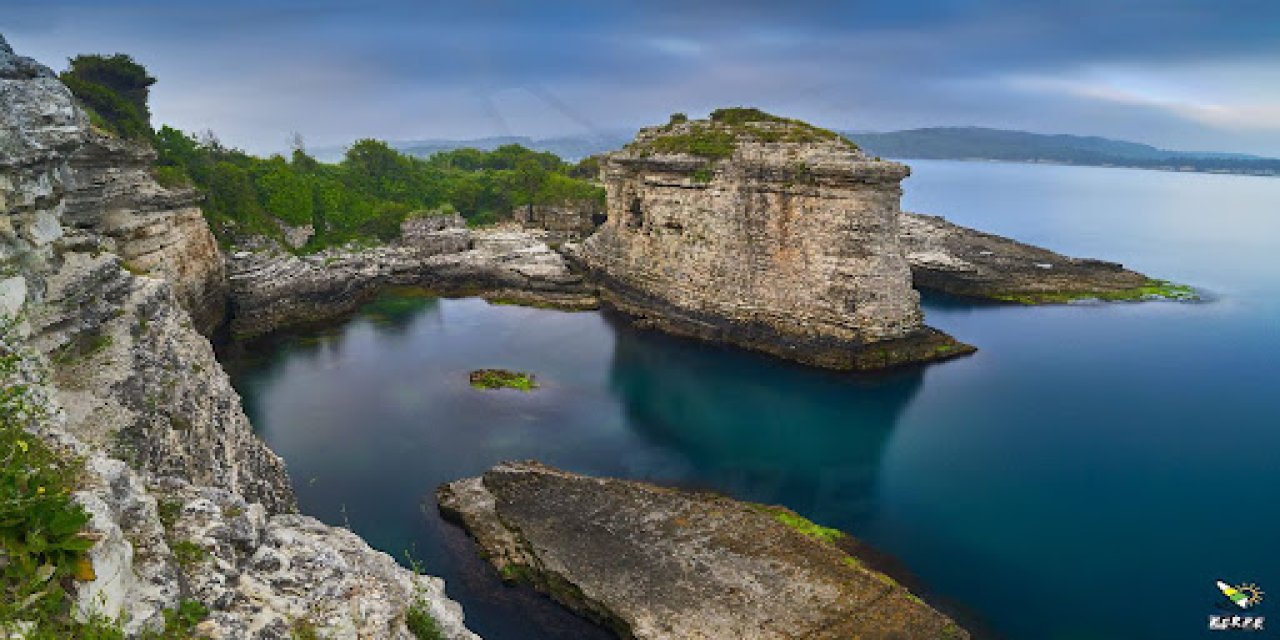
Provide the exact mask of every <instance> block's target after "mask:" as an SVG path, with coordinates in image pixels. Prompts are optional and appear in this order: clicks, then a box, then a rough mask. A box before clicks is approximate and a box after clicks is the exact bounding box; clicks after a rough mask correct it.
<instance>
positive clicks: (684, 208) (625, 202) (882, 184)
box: [576, 109, 973, 369]
mask: <svg viewBox="0 0 1280 640" xmlns="http://www.w3.org/2000/svg"><path fill="white" fill-rule="evenodd" d="M601 166H602V169H601V177H602V180H603V182H604V184H605V188H606V190H607V191H608V219H607V221H606V222H605V223H604V225H603V226H602V227H601V228H600V230H599V231H597V232H596V233H595V234H594V235H592V236H591V237H590V238H588V239H587V240H586V241H585V242H584V243H583V244H582V246H581V248H580V249H578V250H576V255H577V257H578V258H579V259H580V260H581V261H582V263H583V264H584V265H585V266H586V268H587V269H588V270H589V272H590V275H591V277H592V278H593V279H594V280H596V281H597V282H598V283H599V285H600V287H601V297H602V299H603V300H604V301H605V302H606V303H607V304H609V305H610V306H612V307H615V308H617V309H620V310H621V311H623V312H625V313H627V314H628V315H630V316H632V317H633V318H636V319H637V321H638V323H639V324H641V325H642V326H648V327H654V328H657V329H661V330H663V331H667V332H669V333H673V334H678V335H687V336H693V337H697V338H701V339H705V340H712V341H718V342H728V343H732V344H735V345H738V346H742V347H746V348H749V349H755V350H758V351H764V352H767V353H770V354H773V355H775V356H779V357H783V358H787V359H790V360H796V361H800V362H804V363H807V364H813V365H817V366H821V367H828V368H834V369H877V368H883V367H888V366H893V365H898V364H905V363H911V362H921V361H928V360H937V359H942V358H947V357H953V356H956V355H960V354H963V353H969V352H971V351H973V348H972V347H970V346H968V345H964V344H961V343H959V342H956V341H955V340H953V339H952V338H951V337H949V336H947V335H945V334H943V333H941V332H938V331H936V330H933V329H930V328H928V327H926V326H924V324H923V315H922V313H921V310H920V299H919V294H918V293H916V291H915V290H914V289H913V288H912V286H911V271H910V268H909V266H908V264H907V260H906V258H905V256H904V255H903V252H902V250H901V246H900V244H899V238H898V218H899V199H900V197H901V194H902V190H901V188H900V186H899V183H900V182H901V180H902V179H903V178H904V177H906V176H907V175H908V174H909V172H910V171H909V169H908V168H907V167H906V166H905V165H901V164H898V163H895V162H883V161H880V160H878V159H873V158H870V157H868V156H866V155H865V154H863V153H862V152H861V151H859V150H858V148H857V146H856V145H854V144H853V143H852V142H849V141H848V140H845V139H844V138H841V137H840V136H838V135H837V134H835V133H833V132H830V131H826V130H823V129H818V128H816V127H812V126H809V125H806V124H803V123H800V122H797V121H793V120H786V119H782V118H778V117H775V116H770V115H768V114H763V113H760V112H758V111H755V110H746V109H729V110H721V111H717V112H715V113H713V114H712V117H711V119H710V120H704V121H690V122H673V123H671V124H669V125H666V126H663V127H650V128H647V129H643V130H642V131H641V132H640V134H639V135H638V136H637V137H636V140H635V141H634V142H632V143H631V144H630V145H628V146H627V147H626V148H624V149H623V150H621V151H617V152H614V153H611V154H608V155H606V156H605V157H604V159H603V161H602V165H601Z"/></svg>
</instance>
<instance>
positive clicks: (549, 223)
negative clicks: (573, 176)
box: [511, 200, 605, 242]
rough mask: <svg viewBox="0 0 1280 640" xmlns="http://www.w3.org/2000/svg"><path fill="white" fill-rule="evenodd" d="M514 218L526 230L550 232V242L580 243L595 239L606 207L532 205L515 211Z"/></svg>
mask: <svg viewBox="0 0 1280 640" xmlns="http://www.w3.org/2000/svg"><path fill="white" fill-rule="evenodd" d="M511 217H512V218H513V219H514V220H515V221H516V222H517V223H519V224H520V225H521V226H523V227H524V228H526V229H538V230H542V231H546V238H547V240H548V241H549V242H571V241H578V240H582V239H583V238H586V237H587V236H589V235H591V233H592V232H594V231H595V230H596V227H597V226H599V225H600V223H601V222H602V221H603V220H604V217H605V214H604V207H602V206H600V205H599V204H598V203H596V202H594V201H591V200H584V201H578V202H567V203H564V204H558V205H550V204H531V205H526V206H523V207H517V208H516V209H514V210H512V212H511Z"/></svg>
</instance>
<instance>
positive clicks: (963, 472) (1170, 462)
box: [224, 162, 1280, 640]
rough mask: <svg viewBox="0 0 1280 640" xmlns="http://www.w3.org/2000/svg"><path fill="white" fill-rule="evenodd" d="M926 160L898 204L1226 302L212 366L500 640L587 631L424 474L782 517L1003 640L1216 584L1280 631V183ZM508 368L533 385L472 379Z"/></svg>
mask: <svg viewBox="0 0 1280 640" xmlns="http://www.w3.org/2000/svg"><path fill="white" fill-rule="evenodd" d="M912 164H913V166H914V168H915V175H914V176H913V177H912V178H910V179H909V181H908V182H907V184H906V191H907V196H906V198H905V201H904V206H905V207H906V208H908V209H911V210H915V211H922V212H928V213H936V214H941V215H945V216H947V217H949V218H950V219H952V220H954V221H956V222H958V223H961V224H967V225H971V226H977V227H980V228H983V229H985V230H989V231H993V232H996V233H1002V234H1006V235H1010V236H1013V237H1016V238H1019V239H1022V240H1026V241H1029V242H1033V243H1040V244H1045V245H1048V246H1050V247H1053V248H1055V249H1059V250H1062V251H1064V252H1068V253H1074V254H1079V255H1090V256H1097V257H1103V258H1108V259H1114V260H1119V261H1122V262H1124V263H1126V264H1127V265H1129V266H1131V267H1134V268H1137V269H1139V270H1142V271H1144V272H1147V273H1149V274H1152V275H1155V276H1158V277H1163V278H1169V279H1172V280H1176V281H1180V282H1186V283H1190V284H1193V285H1195V286H1197V287H1201V288H1203V289H1204V290H1205V291H1206V292H1207V293H1208V294H1209V296H1208V297H1209V298H1210V301H1209V302H1206V303H1202V304H1179V303H1145V304H1115V305H1105V306H1062V307H1042V308H1021V307H1004V306H991V305H974V304H967V303H960V302H956V301H950V300H943V299H930V300H927V301H926V313H927V317H928V322H929V323H930V324H932V325H934V326H937V327H939V328H941V329H943V330H946V331H948V332H950V333H952V334H953V335H955V336H956V337H958V338H960V339H961V340H964V341H967V342H970V343H972V344H975V345H977V346H979V347H980V348H981V351H979V352H978V353H977V354H976V355H974V356H972V357H969V358H965V359H962V360H957V361H953V362H949V363H944V364H941V365H935V366H931V367H927V368H923V369H916V370H910V371H901V372H896V373H893V374H889V375H883V376H875V377H865V376H864V377H859V376H850V375H839V374H832V373H826V372H821V371H815V370H809V369H805V368H802V367H798V366H793V365H789V364H785V363H781V362H778V361H775V360H771V359H769V358H765V357H760V356H756V355H753V354H748V353H743V352H739V351H735V350H732V349H724V348H717V347H711V346H704V345H699V344H695V343H691V342H687V341H683V340H679V339H674V338H669V337H665V336H661V335H656V334H651V333H638V332H635V331H633V330H630V329H628V328H626V327H623V326H621V325H620V324H619V323H616V322H613V321H611V320H610V318H608V317H606V316H604V315H601V314H599V313H577V314H566V313H559V312H554V311H545V310H537V309H525V308H519V307H500V306H489V305H488V304H486V303H485V302H483V301H481V300H478V299H462V300H434V299H403V298H402V299H391V300H385V301H383V302H381V303H379V304H375V305H373V306H371V307H370V308H369V309H366V310H365V312H364V313H362V314H361V315H359V316H358V317H356V318H354V319H352V320H351V321H349V322H346V323H344V324H342V325H341V326H336V327H333V328H330V329H328V330H326V331H322V332H313V333H309V334H306V335H295V336H289V337H280V338H278V339H275V340H273V341H271V342H268V343H259V344H256V345H251V346H250V347H248V348H240V349H231V350H229V351H228V352H227V353H226V354H224V360H225V362H226V364H227V366H228V369H229V371H230V372H231V373H232V375H233V379H234V381H235V383H236V385H237V387H238V388H239V389H240V391H241V392H242V393H243V394H244V396H245V400H246V404H247V407H248V409H249V413H250V415H251V417H252V419H253V421H254V424H255V425H257V427H258V429H259V430H260V432H261V434H262V436H263V437H264V438H265V439H266V440H267V441H268V442H269V443H270V444H271V446H272V447H273V448H274V449H275V450H276V451H277V452H279V453H280V454H281V455H282V456H283V457H284V458H285V460H286V461H288V463H289V469H290V472H291V474H292V476H293V478H294V481H295V484H296V485H297V488H298V495H299V499H300V501H301V505H302V508H303V510H304V511H306V512H308V513H311V514H314V515H316V516H317V517H319V518H321V519H323V520H325V521H327V522H330V523H335V524H348V525H349V526H351V527H352V528H353V529H355V530H356V531H358V532H359V533H361V534H363V535H365V536H366V537H367V538H368V539H369V540H370V541H371V542H372V543H373V544H374V545H375V546H378V547H379V548H382V549H384V550H386V551H388V552H390V553H393V554H395V555H397V556H399V557H403V552H404V551H405V550H410V549H411V550H412V552H413V554H414V555H415V557H417V558H419V559H421V560H422V561H423V562H424V563H425V564H426V566H427V568H428V569H429V570H430V571H431V572H432V573H436V574H439V575H442V576H443V577H445V578H446V579H447V580H448V581H449V591H450V594H451V595H452V596H453V597H455V598H456V599H458V600H459V601H461V602H462V603H463V605H464V607H465V608H466V612H467V616H468V620H469V621H470V623H471V626H472V627H473V628H474V629H475V630H476V631H478V632H479V633H481V634H482V635H484V636H485V637H486V638H490V639H492V640H500V639H517V638H519V639H528V638H581V637H598V636H592V635H591V629H590V628H589V627H587V626H586V625H584V624H582V623H581V622H579V621H577V620H576V619H575V618H573V617H572V616H569V615H567V614H565V613H564V612H563V611H561V610H560V609H558V608H557V607H555V606H553V605H549V604H548V603H547V602H546V601H545V600H544V599H542V598H541V597H538V596H536V595H531V594H529V593H527V592H525V591H524V590H521V589H508V588H504V587H501V586H500V585H499V584H498V581H497V578H496V576H495V575H494V574H493V572H492V571H490V570H488V569H487V567H486V565H484V564H483V563H482V562H480V561H479V560H478V559H477V558H476V557H475V552H474V548H473V547H472V546H471V545H470V543H469V542H468V541H467V540H466V538H465V536H463V535H462V534H461V533H460V532H459V531H458V530H457V529H456V528H455V527H453V526H451V525H448V524H445V523H442V522H441V521H440V520H439V518H438V516H437V515H436V514H435V511H434V506H433V504H432V503H431V501H430V494H431V492H432V490H433V489H434V488H435V486H436V485H437V484H439V483H441V482H444V481H447V480H451V479H454V478H458V477H462V476H468V475H474V474H477V473H480V472H481V471H483V470H484V469H485V468H487V467H488V466H490V465H492V464H493V463H495V462H497V461H499V460H504V459H522V458H537V459H539V460H543V461H545V462H548V463H550V464H553V465H558V466H562V467H565V468H567V469H571V470H574V471H580V472H584V473H590V474H601V475H611V476H624V477H630V478H640V479H649V480H656V481H662V482H669V483H675V484H680V485H683V486H691V487H701V488H710V489H716V490H720V491H724V492H727V493H729V494H731V495H734V496H736V497H740V498H743V499H748V500H755V501H761V502H770V503H781V504H785V505H788V506H790V507H792V508H794V509H796V510H797V511H800V512H801V513H803V514H805V515H807V516H809V517H810V518H812V519H814V520H816V521H818V522H821V523H823V524H827V525H831V526H836V527H839V528H842V529H845V530H847V531H849V532H851V533H853V534H854V535H856V536H858V537H860V538H862V539H864V540H866V541H867V542H869V543H871V544H872V545H874V546H875V547H877V548H878V549H879V550H881V551H883V552H885V553H887V554H890V555H892V556H893V557H894V558H895V559H896V560H897V562H898V563H899V564H900V568H902V569H904V570H906V571H908V572H910V573H911V574H912V575H914V577H915V578H916V579H918V580H919V581H920V583H922V584H924V585H927V587H928V595H929V597H930V598H932V599H934V600H935V601H938V602H943V603H945V605H946V606H947V607H949V608H951V609H952V610H954V611H957V612H958V614H959V615H962V616H964V617H965V620H966V622H967V623H968V624H969V625H971V626H973V627H974V628H979V629H983V630H986V631H987V632H988V633H990V634H992V635H997V636H999V637H1005V638H1012V639H1028V640H1039V639H1049V640H1058V639H1063V640H1065V639H1082V638H1198V637H1215V636H1217V637H1222V635H1223V634H1221V633H1216V634H1215V633H1209V632H1207V631H1206V630H1205V628H1206V620H1207V616H1208V615H1210V614H1219V613H1223V612H1224V610H1222V609H1219V606H1220V601H1221V597H1220V596H1219V595H1218V593H1217V590H1216V588H1215V587H1214V581H1215V580H1218V579H1222V580H1226V581H1228V582H1232V583H1241V582H1256V583H1258V584H1259V585H1260V586H1261V587H1262V588H1263V589H1264V590H1265V589H1269V590H1270V591H1271V592H1272V593H1274V594H1275V595H1274V596H1268V598H1269V600H1268V601H1264V603H1263V604H1262V605H1261V606H1260V607H1258V608H1257V609H1255V610H1254V611H1253V612H1252V613H1255V614H1257V615H1268V616H1269V617H1270V618H1272V619H1271V620H1268V627H1272V628H1274V629H1280V605H1277V603H1280V506H1278V505H1280V503H1278V502H1277V500H1276V499H1275V498H1274V496H1273V495H1272V493H1273V491H1274V490H1275V489H1276V488H1277V487H1280V390H1278V389H1277V383H1280V331H1278V330H1277V329H1278V328H1280V324H1278V321H1280V260H1277V256H1280V215H1278V213H1280V212H1278V210H1277V208H1276V203H1277V202H1280V180H1277V179H1268V178H1252V177H1241V176H1217V175H1203V174H1175V173H1160V172H1148V171H1137V170H1122V169H1093V168H1079V167H1054V166H1034V165H1014V164H996V163H959V162H914V163H912ZM494 366H496V367H508V368H514V369H521V370H527V371H531V372H534V373H535V374H536V375H537V376H538V379H539V381H540V382H541V383H542V384H543V388H541V389H539V390H538V391H536V392H534V393H529V394H523V393H520V392H518V391H499V392H482V391H476V390H473V389H471V388H470V387H469V386H468V384H467V372H468V371H470V370H471V369H476V368H481V367H494ZM424 497H425V498H427V501H426V503H425V505H426V508H425V509H424V507H423V505H424V503H423V498H424ZM1272 633H1273V634H1274V633H1275V631H1272ZM1230 635H1231V634H1227V636H1228V637H1229V636H1230Z"/></svg>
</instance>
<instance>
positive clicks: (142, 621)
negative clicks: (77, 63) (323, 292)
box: [0, 39, 474, 639]
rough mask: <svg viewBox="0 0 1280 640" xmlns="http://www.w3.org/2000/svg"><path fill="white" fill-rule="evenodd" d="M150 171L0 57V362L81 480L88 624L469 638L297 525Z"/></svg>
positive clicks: (408, 581) (419, 593) (359, 558)
mask: <svg viewBox="0 0 1280 640" xmlns="http://www.w3.org/2000/svg"><path fill="white" fill-rule="evenodd" d="M146 157H147V152H146V150H145V149H142V148H139V147H138V146H137V145H134V144H132V143H126V142H121V141H118V140H110V139H106V138H103V137H101V136H100V135H98V134H96V133H91V132H90V131H89V127H88V124H87V120H86V118H85V116H84V114H83V113H82V112H81V111H80V110H79V109H78V108H77V107H76V106H75V104H74V102H73V100H72V97H71V94H70V92H69V91H68V90H67V89H66V87H64V86H63V85H62V84H61V83H60V82H58V80H57V78H56V77H54V75H53V74H52V73H51V72H50V71H49V70H48V69H47V68H44V67H42V66H40V65H39V64H37V63H35V62H34V61H31V60H30V59H26V58H20V57H17V56H15V55H13V52H12V50H11V49H10V48H9V47H8V45H7V44H6V43H5V42H4V40H3V39H0V316H3V318H0V352H3V353H6V354H15V353H17V354H22V355H21V362H22V366H21V367H19V368H18V369H17V372H16V373H13V374H11V375H9V376H8V377H6V378H5V379H4V380H2V381H0V382H2V383H3V386H4V388H6V389H11V388H18V387H19V385H21V386H23V387H25V388H27V389H28V392H29V393H30V394H31V398H32V401H33V402H35V403H36V404H35V405H34V406H36V407H38V411H36V412H35V413H33V414H31V415H39V416H43V417H42V418H41V419H40V420H39V421H38V422H37V423H36V424H34V425H33V426H32V428H33V430H34V431H33V433H34V435H35V436H37V437H39V438H41V439H42V440H43V441H45V442H47V443H49V444H50V445H51V446H53V447H55V448H57V449H59V450H62V451H65V452H66V453H67V454H68V455H73V456H75V457H77V458H81V459H84V460H85V468H84V472H83V474H81V477H80V478H79V485H80V489H79V490H78V491H77V492H76V493H75V499H76V501H77V502H79V503H80V504H81V505H82V506H83V507H84V508H85V510H86V511H87V512H88V513H89V514H90V515H91V517H92V520H91V523H90V529H91V533H92V534H93V535H94V537H95V539H96V540H97V543H96V544H95V546H94V547H93V548H92V549H91V550H90V552H89V555H90V558H91V560H92V563H93V566H94V568H95V572H96V577H95V578H94V579H93V580H91V581H87V582H83V583H78V585H77V602H76V611H77V615H79V616H81V617H84V616H87V615H90V614H98V615H105V616H108V617H112V618H118V619H119V620H121V624H122V625H123V627H124V629H125V631H126V632H127V633H128V634H129V635H130V636H131V637H132V636H134V635H137V634H140V633H142V632H143V631H144V630H147V629H150V630H156V629H157V628H159V627H160V626H162V625H163V623H164V621H163V611H164V610H167V609H172V608H174V607H176V606H177V605H178V604H179V602H180V601H182V600H184V599H189V598H195V599H198V600H200V601H201V602H202V603H203V604H204V605H206V606H207V607H208V608H209V609H210V612H211V613H210V615H209V617H208V619H207V620H205V621H204V622H202V623H201V625H200V628H199V629H200V631H201V633H203V634H205V635H206V636H208V637H214V638H284V637H288V636H289V634H290V629H291V628H297V627H298V625H300V624H301V625H309V626H310V627H313V628H316V629H318V630H320V632H321V633H322V634H329V635H332V636H333V637H378V638H383V637H386V638H406V639H407V638H410V637H411V636H410V634H409V631H408V629H407V628H406V626H405V622H404V621H405V615H406V611H407V610H408V608H409V607H410V606H412V605H413V604H414V603H415V602H418V603H421V604H420V606H422V607H425V608H426V609H427V610H429V611H430V612H431V613H432V614H433V615H434V616H435V617H436V619H437V620H438V621H439V622H440V624H441V626H442V628H443V630H444V632H445V634H446V636H447V637H449V638H473V637H474V636H473V635H472V634H470V633H469V632H468V631H466V629H465V627H463V625H462V618H461V611H460V610H459V608H458V607H457V605H456V604H454V603H452V602H450V601H449V600H448V599H447V598H445V597H444V595H443V590H442V585H441V584H440V583H439V581H438V580H435V579H432V578H429V577H426V576H418V575H416V574H414V573H413V572H412V571H409V570H406V569H403V568H400V567H398V566H397V565H396V564H395V563H394V561H393V560H391V559H390V558H389V557H388V556H386V555H385V554H382V553H380V552H377V551H374V550H372V549H370V548H369V547H368V546H367V545H365V544H363V542H362V541H360V540H359V539H358V538H357V537H356V536H354V535H353V534H351V533H350V532H347V531H343V530H341V529H337V528H333V527H329V526H327V525H324V524H321V523H319V522H317V521H315V520H313V519H310V518H306V517H303V516H298V515H296V514H293V513H291V512H292V511H293V510H294V496H293V491H292V489H291V487H290V486H289V483H288V479H287V476H286V473H285V469H284V465H283V462H282V461H281V460H280V459H279V458H278V457H277V456H276V455H275V454H274V453H272V452H271V451H270V450H269V449H267V447H266V446H265V445H264V444H263V443H262V441H260V440H259V439H258V438H257V437H256V436H255V435H254V434H253V431H252V428H251V426H250V425H249V422H248V420H247V418H246V417H245V414H244V412H243V410H242V408H241V405H240V399H239V397H238V396H237V395H236V393H235V391H234V390H233V389H232V388H231V386H230V384H229V382H228V380H227V377H226V374H225V373H224V372H223V371H222V369H221V367H220V366H219V364H218V362H217V361H216V360H215V359H214V356H213V350H212V348H211V347H210V345H209V343H208V341H207V340H205V339H204V338H203V337H202V336H201V335H200V334H199V333H198V332H197V331H196V327H195V325H194V324H193V322H192V316H191V315H189V314H188V312H187V310H186V309H184V305H183V304H182V303H185V304H186V306H187V307H188V308H189V309H191V310H192V312H193V313H195V314H196V315H197V317H201V314H202V313H204V311H203V310H204V309H211V308H212V306H206V305H205V301H208V300H212V299H216V298H217V296H218V294H217V293H216V283H214V282H213V280H214V279H213V277H212V276H210V275H209V274H210V273H216V272H217V269H218V260H217V259H216V257H217V252H216V247H213V246H211V245H210V244H209V242H208V240H209V239H210V236H209V231H208V228H207V227H205V226H204V224H203V220H202V219H201V217H200V215H199V211H198V210H196V209H194V208H193V207H192V200H191V194H189V193H184V192H170V191H167V190H164V189H160V188H159V187H158V186H156V185H155V184H154V182H152V181H150V178H149V177H148V176H146V172H145V166H144V165H145V160H144V159H145V158H146ZM117 162H119V164H116V163H117ZM121 254H123V255H125V256H127V260H125V259H122V257H121ZM126 267H128V268H126ZM135 271H136V272H139V273H141V272H143V271H146V272H147V274H148V275H145V276H144V275H139V273H135ZM211 291H212V292H213V293H210V292H211ZM213 306H216V305H213ZM212 313H213V312H211V314H210V316H209V318H210V320H209V322H213V320H212V319H211V318H212ZM166 514H167V515H166ZM175 549H183V550H185V552H184V553H175ZM6 622H9V621H6Z"/></svg>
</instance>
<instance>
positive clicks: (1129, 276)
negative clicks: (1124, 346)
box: [899, 213, 1192, 303]
mask: <svg viewBox="0 0 1280 640" xmlns="http://www.w3.org/2000/svg"><path fill="white" fill-rule="evenodd" d="M899 226H900V237H901V239H902V246H903V250H904V251H905V252H906V257H907V261H908V262H909V263H910V264H911V274H912V278H913V279H914V281H915V285H916V286H917V287H920V288H923V289H932V290H935V291H940V292H943V293H947V294H951V295H958V296H967V297H976V298H989V299H994V300H1001V301H1008V302H1023V303H1038V302H1065V301H1069V300H1072V299H1082V298H1091V297H1096V298H1102V299H1125V300H1129V299H1134V300H1137V299H1142V298H1144V297H1148V296H1150V297H1179V298H1180V297H1189V296H1191V295H1192V294H1191V292H1190V290H1189V289H1188V288H1186V287H1177V286H1171V285H1169V283H1165V282H1161V281H1157V280H1153V279H1152V278H1150V277H1148V276H1145V275H1143V274H1141V273H1138V272H1136V271H1131V270H1129V269H1126V268H1124V266H1123V265H1120V264H1117V263H1115V262H1105V261H1102V260H1093V259H1088V258H1072V257H1068V256H1064V255H1062V254H1059V253H1055V252H1053V251H1050V250H1048V249H1043V248H1040V247H1036V246H1033V245H1029V244H1025V243H1022V242H1018V241H1016V240H1011V239H1009V238H1004V237H1001V236H997V235H993V234H990V233H984V232H982V231H978V230H976V229H970V228H968V227H962V226H960V225H956V224H952V223H950V222H948V221H946V220H945V219H943V218H941V217H938V216H928V215H923V214H919V213H903V214H902V218H901V223H900V225H899Z"/></svg>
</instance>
